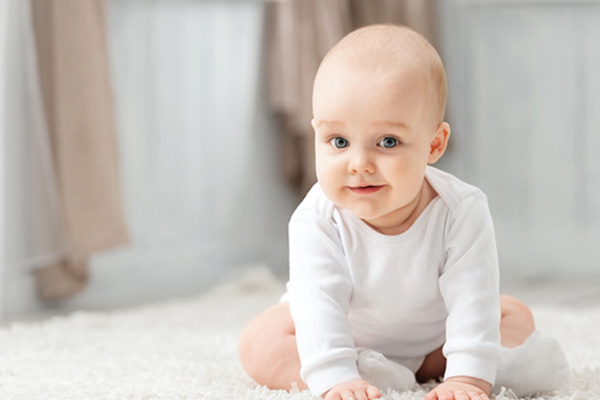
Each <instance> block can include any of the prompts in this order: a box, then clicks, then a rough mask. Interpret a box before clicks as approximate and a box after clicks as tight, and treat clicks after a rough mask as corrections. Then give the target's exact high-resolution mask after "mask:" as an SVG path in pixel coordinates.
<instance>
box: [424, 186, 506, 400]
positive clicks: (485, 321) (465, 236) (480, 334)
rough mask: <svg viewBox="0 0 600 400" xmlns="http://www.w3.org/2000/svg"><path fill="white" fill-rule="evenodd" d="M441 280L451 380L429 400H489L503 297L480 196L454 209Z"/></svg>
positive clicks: (447, 378)
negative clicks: (445, 310) (445, 312)
mask: <svg viewBox="0 0 600 400" xmlns="http://www.w3.org/2000/svg"><path fill="white" fill-rule="evenodd" d="M445 240H446V246H447V252H446V262H445V265H444V268H443V272H442V275H441V277H440V281H439V287H440V292H441V294H442V297H443V298H444V303H445V305H446V309H447V310H448V317H447V319H446V343H445V345H444V356H445V357H446V359H447V363H446V372H445V382H444V383H442V384H441V385H439V386H438V387H437V388H436V389H434V390H433V391H432V392H431V393H430V394H428V397H427V400H438V399H439V400H446V399H448V400H452V399H456V400H463V399H465V400H466V399H477V400H479V399H486V400H487V398H488V396H489V393H490V390H491V386H492V384H491V383H490V382H493V381H494V378H495V376H496V365H497V362H498V356H499V350H500V329H499V328H500V294H499V291H498V259H497V251H496V244H495V238H494V229H493V223H492V220H491V216H490V213H489V209H488V206H487V200H486V198H485V196H484V195H483V194H478V195H475V196H472V197H470V198H467V199H465V200H464V201H462V202H461V203H460V204H459V205H458V206H457V207H456V208H455V210H454V211H453V214H452V217H451V219H450V223H449V229H448V231H447V233H446V237H445Z"/></svg>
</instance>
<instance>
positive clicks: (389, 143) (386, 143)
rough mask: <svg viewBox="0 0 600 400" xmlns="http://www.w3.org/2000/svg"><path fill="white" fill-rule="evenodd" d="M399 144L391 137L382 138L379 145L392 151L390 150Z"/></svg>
mask: <svg viewBox="0 0 600 400" xmlns="http://www.w3.org/2000/svg"><path fill="white" fill-rule="evenodd" d="M399 144H400V142H399V141H398V139H396V138H393V137H386V138H383V139H381V141H380V142H379V145H380V146H382V147H385V148H386V149H392V148H394V147H396V146H398V145H399Z"/></svg>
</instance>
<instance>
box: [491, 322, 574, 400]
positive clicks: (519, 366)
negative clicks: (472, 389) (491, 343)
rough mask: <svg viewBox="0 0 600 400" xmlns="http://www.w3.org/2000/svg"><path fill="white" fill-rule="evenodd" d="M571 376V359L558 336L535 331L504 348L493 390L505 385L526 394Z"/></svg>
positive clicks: (558, 384)
mask: <svg viewBox="0 0 600 400" xmlns="http://www.w3.org/2000/svg"><path fill="white" fill-rule="evenodd" d="M569 377H570V370H569V362H568V361H567V358H566V357H565V354H564V353H563V351H562V349H561V347H560V345H559V344H558V342H557V341H556V339H554V338H552V337H550V336H547V335H544V334H542V333H540V332H537V331H536V332H534V333H533V334H531V336H529V337H528V338H527V340H525V342H524V343H523V344H522V345H520V346H517V347H514V348H510V349H509V348H506V347H503V348H502V353H501V355H500V362H499V363H498V372H497V373H496V384H495V385H494V389H493V390H492V392H493V393H496V394H498V393H499V392H500V390H501V388H502V387H503V386H504V387H506V388H507V389H512V391H513V392H514V393H515V394H516V395H517V396H519V397H524V396H527V395H532V394H534V393H536V392H546V391H551V390H556V389H559V388H560V387H562V386H563V385H564V384H565V383H567V381H568V379H569Z"/></svg>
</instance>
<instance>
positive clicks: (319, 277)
mask: <svg viewBox="0 0 600 400" xmlns="http://www.w3.org/2000/svg"><path fill="white" fill-rule="evenodd" d="M289 238H290V281H289V283H288V292H289V296H290V297H289V299H290V310H291V314H292V318H293V320H294V323H295V325H296V340H297V345H298V352H299V354H300V361H301V364H302V368H301V377H302V379H303V380H304V382H306V384H307V385H308V387H309V389H310V391H311V392H312V393H313V394H314V395H316V396H320V395H321V394H323V393H324V392H325V391H327V390H328V389H330V388H331V387H333V386H335V385H337V384H340V383H343V382H347V381H350V380H354V379H360V375H359V373H358V370H357V367H356V358H357V355H356V350H355V349H354V341H353V339H352V332H351V328H350V324H349V322H348V317H347V315H348V310H349V307H350V299H351V297H352V290H353V285H352V279H351V276H350V273H349V271H348V268H347V267H346V260H345V257H344V254H343V251H342V248H341V245H340V239H339V236H338V235H337V232H336V230H335V227H334V226H333V224H332V223H331V222H330V221H327V220H326V219H324V218H323V217H321V216H318V215H316V214H314V213H311V212H310V211H308V210H302V209H298V210H297V211H296V212H295V213H294V215H293V216H292V218H291V220H290V224H289Z"/></svg>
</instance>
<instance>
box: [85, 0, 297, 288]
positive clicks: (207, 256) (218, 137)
mask: <svg viewBox="0 0 600 400" xmlns="http://www.w3.org/2000/svg"><path fill="white" fill-rule="evenodd" d="M263 7H264V4H263V3H262V2H256V1H231V2H229V1H199V0H180V1H170V0H155V1H146V0H114V1H111V2H110V8H109V9H110V15H109V21H110V26H109V32H110V41H109V47H110V51H111V59H112V71H113V82H114V84H113V87H114V89H115V94H116V102H117V119H118V131H119V137H120V149H121V157H122V160H121V161H122V162H121V171H122V173H123V178H124V179H123V181H124V185H125V204H126V210H127V215H128V223H129V227H130V230H131V232H132V235H133V245H132V246H131V247H129V248H127V249H122V250H119V251H113V252H109V253H106V254H102V255H99V256H97V257H95V258H94V260H93V262H92V267H93V269H94V274H95V275H96V277H95V278H94V279H92V282H91V284H90V288H89V290H88V291H89V292H94V291H98V292H101V291H106V290H110V291H112V292H113V293H114V297H115V298H119V297H123V298H125V297H127V296H129V292H130V291H131V290H132V289H131V280H133V279H134V280H135V281H136V283H137V285H136V289H134V290H141V291H143V292H144V293H146V294H148V293H151V292H152V291H153V290H154V291H160V290H162V289H164V288H166V287H167V286H169V285H170V286H178V287H183V286H186V285H189V286H190V287H198V286H200V285H206V284H207V283H208V282H211V281H212V280H213V279H215V278H216V277H217V276H218V275H220V274H222V273H223V272H224V271H225V270H227V269H228V268H234V267H236V266H238V265H241V264H243V263H246V262H252V261H265V262H267V263H271V264H278V265H274V266H275V267H278V268H280V269H285V254H286V251H287V250H286V234H285V232H286V222H287V221H286V220H287V218H288V216H289V213H290V211H291V207H293V200H292V199H291V197H290V196H289V195H288V194H287V193H286V191H285V190H284V188H283V186H282V185H281V184H280V183H278V181H279V173H278V172H277V170H276V169H277V168H278V167H277V165H276V163H277V161H278V160H277V157H276V155H275V154H274V153H275V151H276V148H277V146H276V143H275V142H274V137H273V136H271V134H272V127H271V126H270V125H269V121H268V118H267V117H266V115H265V114H266V111H265V110H266V108H265V106H264V103H263V100H262V98H263V97H264V96H263V94H262V93H260V92H259V91H260V90H261V86H262V85H261V84H260V77H261V72H260V71H261V69H260V66H261V58H262V57H261V51H262V30H263V28H262V27H263V14H264V12H263V11H264V10H263ZM111 270H113V273H114V274H118V275H119V276H120V277H121V279H118V280H115V279H112V280H109V279H108V276H113V275H112V274H113V273H111V272H110V271H111ZM126 271H128V272H126ZM125 274H126V275H125ZM186 277H187V278H186ZM182 278H183V280H182ZM182 290H183V289H182Z"/></svg>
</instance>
